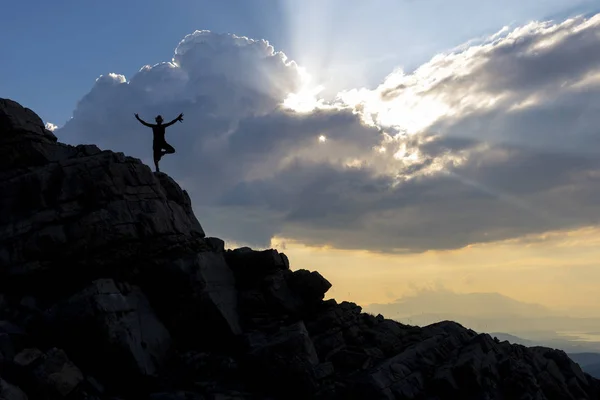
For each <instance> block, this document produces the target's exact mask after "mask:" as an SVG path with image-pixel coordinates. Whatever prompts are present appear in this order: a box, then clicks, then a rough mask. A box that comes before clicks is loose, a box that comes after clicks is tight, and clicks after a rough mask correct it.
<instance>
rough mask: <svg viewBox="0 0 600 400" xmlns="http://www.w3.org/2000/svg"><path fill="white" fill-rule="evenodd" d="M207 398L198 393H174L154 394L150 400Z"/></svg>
mask: <svg viewBox="0 0 600 400" xmlns="http://www.w3.org/2000/svg"><path fill="white" fill-rule="evenodd" d="M205 399H206V397H204V396H202V395H201V394H198V393H192V392H184V391H178V392H174V393H166V392H164V393H153V394H151V395H150V397H149V398H148V400H205Z"/></svg>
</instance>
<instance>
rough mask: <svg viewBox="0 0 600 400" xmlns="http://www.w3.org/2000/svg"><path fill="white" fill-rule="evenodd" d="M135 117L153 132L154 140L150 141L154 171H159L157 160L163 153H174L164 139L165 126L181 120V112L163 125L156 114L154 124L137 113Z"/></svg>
mask: <svg viewBox="0 0 600 400" xmlns="http://www.w3.org/2000/svg"><path fill="white" fill-rule="evenodd" d="M135 117H136V118H137V120H138V121H140V122H141V123H142V124H144V125H146V126H149V127H150V128H152V133H153V134H154V140H153V141H152V150H153V151H154V165H155V166H156V172H160V169H158V162H159V161H160V159H161V158H162V156H164V155H165V154H173V153H175V149H174V148H173V146H171V145H170V144H169V143H167V142H166V140H165V128H166V127H167V126H171V125H173V124H174V123H175V122H177V121H179V122H183V114H179V116H178V117H177V118H175V119H174V120H173V121H171V122H169V123H166V124H164V125H163V123H162V122H163V118H162V117H161V116H160V115H158V116H157V117H156V118H155V119H154V120H155V121H156V124H149V123H147V122H146V121H144V120H142V119H141V118H140V116H139V115H137V114H135Z"/></svg>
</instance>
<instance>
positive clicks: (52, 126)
mask: <svg viewBox="0 0 600 400" xmlns="http://www.w3.org/2000/svg"><path fill="white" fill-rule="evenodd" d="M45 127H46V129H48V130H49V131H50V132H54V131H55V130H56V129H57V128H58V126H56V125H54V124H53V123H52V122H46V124H45Z"/></svg>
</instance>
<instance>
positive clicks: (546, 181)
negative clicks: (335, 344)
mask: <svg viewBox="0 0 600 400" xmlns="http://www.w3.org/2000/svg"><path fill="white" fill-rule="evenodd" d="M7 7H8V9H7V10H8V11H7V12H3V13H2V14H1V15H0V33H1V34H2V35H3V37H10V38H11V40H4V41H2V42H0V54H2V57H3V58H4V59H5V60H8V62H2V63H0V96H2V97H8V98H11V99H14V100H16V101H19V102H20V103H21V104H23V105H25V106H27V107H29V108H31V109H33V110H34V111H36V112H37V113H38V114H39V115H40V116H41V117H42V119H43V120H44V121H45V122H46V123H47V124H48V127H50V128H52V129H55V134H56V135H57V136H58V138H59V140H61V141H63V142H66V143H70V144H79V143H95V144H97V145H98V146H100V147H101V148H103V149H112V150H114V151H122V152H125V153H126V154H128V155H131V156H134V157H138V158H140V159H141V160H142V161H143V162H145V163H146V164H148V165H152V160H151V143H150V140H151V136H150V132H149V131H148V128H145V127H143V126H142V125H140V124H138V123H137V122H136V121H135V119H134V118H133V114H134V113H139V114H140V116H141V117H142V118H144V119H146V120H147V121H149V122H152V120H153V118H154V116H155V115H157V114H162V115H164V117H165V120H167V121H168V120H170V119H172V118H175V117H176V116H177V115H178V114H179V113H180V112H182V113H184V115H185V116H184V122H183V123H182V124H179V123H178V124H176V125H174V126H172V127H170V128H168V133H167V140H168V141H169V142H170V143H171V144H172V145H173V146H174V147H175V148H176V149H177V153H176V154H175V155H172V156H167V157H165V159H164V160H163V161H162V162H161V169H162V170H163V171H164V172H167V173H169V174H170V175H171V176H173V177H174V178H175V179H177V180H178V181H179V182H180V184H181V185H182V186H183V187H184V188H185V189H186V190H188V191H189V193H190V195H191V197H192V199H193V202H194V210H195V212H196V215H197V217H198V219H199V220H200V222H201V223H202V225H203V226H204V228H205V230H206V231H207V233H208V234H209V235H210V236H217V237H221V238H224V239H225V240H226V241H227V243H228V245H229V246H230V247H234V246H237V245H250V246H252V247H254V248H266V247H270V246H274V247H276V248H278V249H280V250H281V251H283V252H285V253H286V254H288V256H289V257H290V259H291V263H292V268H306V269H311V270H318V271H320V272H321V273H322V274H323V275H324V276H325V277H327V278H328V279H329V280H330V281H331V282H332V283H333V285H334V286H333V288H332V290H331V291H330V293H329V295H330V296H333V297H336V298H338V299H340V300H342V299H345V300H351V301H356V302H357V303H359V304H363V305H369V304H383V303H394V302H396V301H397V300H398V299H402V298H406V297H407V296H415V295H418V294H420V293H423V292H424V291H425V292H426V293H429V292H431V291H434V292H439V293H442V294H444V293H455V294H456V293H498V294H501V295H503V296H507V297H509V298H511V299H514V300H517V301H520V302H526V303H535V304H541V305H543V306H544V307H549V308H552V309H553V310H561V311H562V312H565V313H569V312H573V310H577V312H578V313H579V314H582V315H590V316H596V317H598V316H600V292H599V291H598V290H597V288H596V285H595V284H596V283H597V282H598V278H600V268H599V266H598V264H597V260H598V259H600V258H599V257H598V255H599V254H597V253H599V252H600V250H599V249H600V247H599V246H598V243H599V242H600V227H599V223H600V219H599V215H600V214H599V213H598V206H597V205H598V201H599V200H600V157H599V156H600V154H599V153H600V140H599V139H600V14H598V12H600V7H598V6H597V3H596V1H595V0H594V1H592V0H544V1H542V0H539V1H535V2H523V1H520V0H519V1H517V0H506V1H505V2H503V3H502V4H500V3H499V2H492V1H481V0H479V1H475V0H459V1H454V2H450V3H449V2H447V1H442V0H395V1H392V0H378V1H373V2H364V1H358V0H346V1H338V0H328V1H326V2H323V1H320V2H317V1H313V0H308V1H303V2H298V1H293V0H282V1H273V0H248V1H229V0H227V1H219V2H216V1H191V0H189V1H188V0H177V1H168V2H167V1H158V0H152V1H148V0H145V1H138V0H131V1H127V2H117V1H110V0H108V1H99V2H81V1H62V2H46V1H21V2H11V3H10V4H9V5H8V6H7ZM431 303H432V302H429V303H428V304H431ZM434 303H435V302H433V304H434ZM423 304H425V303H423ZM423 307H425V305H423ZM428 307H429V308H431V307H434V305H431V306H428ZM457 307H459V306H457ZM425 311H428V310H424V312H425Z"/></svg>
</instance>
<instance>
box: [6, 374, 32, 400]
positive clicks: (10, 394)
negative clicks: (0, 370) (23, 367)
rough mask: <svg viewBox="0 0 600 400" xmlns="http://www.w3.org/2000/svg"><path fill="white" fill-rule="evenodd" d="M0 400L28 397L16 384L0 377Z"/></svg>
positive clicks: (16, 399) (19, 399)
mask: <svg viewBox="0 0 600 400" xmlns="http://www.w3.org/2000/svg"><path fill="white" fill-rule="evenodd" d="M0 400H28V397H27V395H26V394H25V392H23V391H22V390H21V389H19V388H18V387H17V386H15V385H12V384H10V383H8V382H7V381H5V380H4V379H2V378H0Z"/></svg>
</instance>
